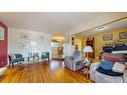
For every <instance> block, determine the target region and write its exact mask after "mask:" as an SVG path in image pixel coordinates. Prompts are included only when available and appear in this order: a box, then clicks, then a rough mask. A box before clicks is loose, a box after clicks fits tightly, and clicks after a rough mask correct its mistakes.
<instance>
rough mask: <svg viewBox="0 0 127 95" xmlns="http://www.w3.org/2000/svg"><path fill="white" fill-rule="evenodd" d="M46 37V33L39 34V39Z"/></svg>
mask: <svg viewBox="0 0 127 95" xmlns="http://www.w3.org/2000/svg"><path fill="white" fill-rule="evenodd" d="M45 37H46V35H44V34H38V39H39V40H42V41H44V40H45Z"/></svg>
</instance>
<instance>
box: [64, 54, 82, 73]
mask: <svg viewBox="0 0 127 95" xmlns="http://www.w3.org/2000/svg"><path fill="white" fill-rule="evenodd" d="M64 63H65V67H67V68H68V69H70V70H73V71H77V70H79V69H81V68H82V67H83V64H82V54H81V52H74V54H73V56H71V57H65V60H64Z"/></svg>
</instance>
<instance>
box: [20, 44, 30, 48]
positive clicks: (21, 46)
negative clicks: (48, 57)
mask: <svg viewBox="0 0 127 95" xmlns="http://www.w3.org/2000/svg"><path fill="white" fill-rule="evenodd" d="M27 48H29V46H28V44H27V43H20V49H27Z"/></svg>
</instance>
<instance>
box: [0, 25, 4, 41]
mask: <svg viewBox="0 0 127 95" xmlns="http://www.w3.org/2000/svg"><path fill="white" fill-rule="evenodd" d="M0 40H4V28H3V27H1V26H0Z"/></svg>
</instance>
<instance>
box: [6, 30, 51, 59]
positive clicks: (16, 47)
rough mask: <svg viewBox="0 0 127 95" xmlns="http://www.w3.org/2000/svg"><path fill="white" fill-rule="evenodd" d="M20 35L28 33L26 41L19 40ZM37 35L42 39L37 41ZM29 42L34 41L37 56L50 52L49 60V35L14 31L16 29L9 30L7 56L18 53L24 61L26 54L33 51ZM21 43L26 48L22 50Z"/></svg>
mask: <svg viewBox="0 0 127 95" xmlns="http://www.w3.org/2000/svg"><path fill="white" fill-rule="evenodd" d="M21 33H28V34H29V37H28V39H21V37H20V35H21ZM39 35H44V36H43V37H44V38H43V39H39ZM31 41H36V42H37V46H36V49H34V51H35V50H36V51H38V52H39V55H41V54H42V52H50V58H51V34H48V33H42V32H36V31H29V30H24V29H16V28H9V39H8V42H9V44H8V47H9V50H8V52H9V54H12V53H20V54H22V55H23V56H24V57H25V59H27V57H28V52H31V51H33V48H32V45H31V44H30V43H31ZM21 43H26V44H27V45H28V48H26V49H22V48H21V47H20V46H21Z"/></svg>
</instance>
